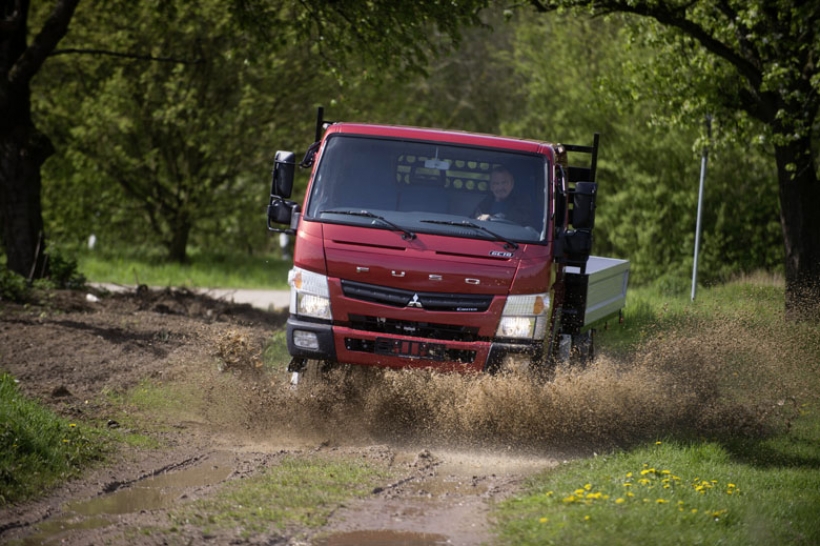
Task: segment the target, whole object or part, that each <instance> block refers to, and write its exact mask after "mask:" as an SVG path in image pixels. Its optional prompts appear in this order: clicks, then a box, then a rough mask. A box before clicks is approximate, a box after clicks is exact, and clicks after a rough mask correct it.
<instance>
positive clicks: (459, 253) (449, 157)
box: [267, 109, 629, 383]
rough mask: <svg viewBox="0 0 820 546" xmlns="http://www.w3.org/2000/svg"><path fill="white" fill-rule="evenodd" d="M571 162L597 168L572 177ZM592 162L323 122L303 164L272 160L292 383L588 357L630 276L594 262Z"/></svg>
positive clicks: (445, 135) (617, 309)
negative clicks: (286, 250)
mask: <svg viewBox="0 0 820 546" xmlns="http://www.w3.org/2000/svg"><path fill="white" fill-rule="evenodd" d="M569 154H573V155H579V154H580V155H582V156H583V157H585V158H586V161H584V164H583V165H582V166H578V165H570V164H569V162H568V156H569ZM597 154H598V135H597V134H596V135H595V136H594V139H593V144H592V145H591V146H578V145H561V144H551V143H548V142H536V141H531V140H522V139H515V138H508V137H501V136H491V135H485V134H473V133H467V132H459V131H448V130H439V129H424V128H417V127H400V126H387V125H371V124H359V123H336V122H326V121H325V120H324V119H323V111H322V109H319V116H318V121H317V127H316V142H315V143H314V144H313V145H311V146H310V147H309V149H308V151H307V153H306V155H305V157H304V159H303V160H302V162H301V163H300V166H301V167H303V168H311V174H310V179H309V182H308V186H307V192H306V195H305V199H304V203H303V204H302V205H300V204H299V203H297V202H295V201H291V200H289V198H290V197H291V193H292V189H293V182H294V173H295V168H296V158H295V155H294V154H293V153H292V152H284V151H278V152H276V155H275V159H274V166H273V180H272V184H271V193H270V202H269V206H268V211H267V216H268V221H267V222H268V229H269V230H271V231H279V232H286V233H289V234H292V235H295V246H294V254H293V269H292V270H291V271H290V273H289V277H288V282H289V285H290V287H291V300H290V316H289V318H288V321H287V345H288V351H289V352H290V355H291V356H292V361H291V363H290V365H289V372H291V374H292V375H291V382H292V383H295V382H298V379H299V376H300V374H301V373H303V372H304V371H305V370H306V366H308V364H309V363H310V365H316V366H319V367H322V369H327V368H328V367H332V366H333V365H336V364H352V365H361V366H379V367H389V368H431V369H435V370H439V371H447V372H451V371H464V372H466V371H484V372H489V373H496V372H498V371H500V370H502V369H504V368H505V367H506V366H510V365H511V366H521V363H522V361H523V362H524V363H526V365H528V366H531V367H532V368H534V369H535V370H545V371H549V370H550V369H552V367H553V366H554V365H555V363H556V362H558V361H559V360H561V359H566V358H568V357H569V356H570V355H576V354H577V355H581V356H584V357H590V356H591V355H592V339H593V338H592V332H593V328H592V327H593V326H594V325H595V324H594V323H598V322H600V321H602V320H604V319H608V318H610V317H613V316H618V315H620V313H621V309H622V308H623V306H624V303H625V298H626V286H627V281H628V275H629V263H628V262H627V261H624V260H616V259H612V258H600V257H594V256H593V257H590V251H591V248H592V230H593V226H594V220H595V200H596V191H597V184H596V182H595V173H596V163H597Z"/></svg>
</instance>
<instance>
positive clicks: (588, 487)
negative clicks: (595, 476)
mask: <svg viewBox="0 0 820 546" xmlns="http://www.w3.org/2000/svg"><path fill="white" fill-rule="evenodd" d="M584 489H585V490H587V491H589V490H590V489H592V484H591V483H588V484H586V485H584Z"/></svg>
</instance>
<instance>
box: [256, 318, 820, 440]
mask: <svg viewBox="0 0 820 546" xmlns="http://www.w3.org/2000/svg"><path fill="white" fill-rule="evenodd" d="M814 333H816V332H814ZM818 354H820V351H818V349H817V341H816V338H815V336H814V334H813V333H812V330H811V329H810V328H807V329H802V330H801V329H800V328H794V327H793V325H791V324H788V323H783V322H782V320H767V319H766V318H765V317H762V318H758V319H755V320H754V322H753V323H750V322H749V318H748V317H746V318H742V317H741V318H735V319H732V320H727V321H724V322H720V323H715V322H714V321H709V322H708V323H702V322H698V321H697V320H691V321H689V322H688V323H687V324H686V325H684V326H683V327H681V328H679V329H678V330H676V331H675V333H672V334H670V333H666V334H663V335H658V336H657V337H655V338H653V339H651V340H649V341H647V342H646V343H644V344H643V346H642V347H640V348H639V349H638V350H635V351H634V352H633V353H632V354H631V356H628V357H618V358H615V357H612V356H607V355H603V356H600V357H598V358H597V359H596V360H595V362H594V363H593V364H591V365H590V366H588V367H586V368H584V369H574V368H559V369H557V370H556V373H555V377H554V379H553V380H552V381H550V382H543V381H536V380H534V379H533V378H532V377H530V376H528V375H526V374H510V375H498V376H489V375H480V374H479V375H445V374H436V373H432V372H427V371H395V370H380V369H367V368H358V367H353V368H350V369H342V370H334V371H332V372H330V373H329V374H328V375H327V376H326V377H325V378H324V380H322V381H318V382H315V383H312V384H310V385H307V386H302V385H300V387H299V389H298V390H297V391H296V392H291V391H288V390H287V388H286V387H285V386H284V384H281V383H277V384H276V385H275V386H274V388H269V389H261V390H259V391H255V392H254V393H252V395H251V396H250V397H248V398H247V399H246V400H245V402H246V403H245V405H244V407H245V409H246V411H247V415H246V423H247V424H248V426H249V427H250V428H251V429H256V430H259V431H267V432H268V433H276V432H275V431H279V432H280V433H281V432H283V431H285V430H289V431H291V432H292V433H297V434H300V435H303V437H304V436H307V435H311V436H315V437H316V438H322V439H323V440H328V441H332V442H334V443H341V444H344V443H349V442H374V441H375V442H380V441H390V442H412V443H419V442H422V443H427V444H432V445H436V444H438V445H447V446H464V447H494V448H508V447H514V448H515V449H524V450H527V449H533V450H537V451H540V450H544V449H551V450H556V449H606V448H612V447H626V446H629V445H631V444H634V443H636V442H642V441H647V440H654V439H661V438H663V439H670V438H676V439H690V438H704V437H705V438H715V437H718V438H720V437H724V438H726V437H730V436H738V435H742V436H747V437H748V436H761V435H765V434H767V433H769V432H773V431H776V430H782V428H783V427H784V426H788V423H789V421H790V420H791V419H793V418H794V417H795V416H796V415H797V413H798V410H799V405H800V403H801V401H803V400H805V399H807V397H809V396H811V393H810V392H809V390H808V386H807V384H806V382H805V381H803V380H802V379H801V378H805V377H806V375H807V374H809V375H811V376H812V377H817V376H818V373H817V372H818V362H817V361H816V360H817V355H818ZM268 381H269V378H268ZM814 383H816V381H815V382H814ZM271 431H274V432H271Z"/></svg>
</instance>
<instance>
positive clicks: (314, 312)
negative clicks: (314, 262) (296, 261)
mask: <svg viewBox="0 0 820 546" xmlns="http://www.w3.org/2000/svg"><path fill="white" fill-rule="evenodd" d="M288 284H289V285H290V312H291V313H292V314H294V315H302V316H307V317H315V318H320V319H326V320H331V319H332V318H333V314H332V313H331V311H330V292H329V290H328V287H327V277H326V276H324V275H321V274H319V273H313V272H312V271H307V270H306V269H302V268H300V267H294V268H293V269H291V270H290V272H289V273H288Z"/></svg>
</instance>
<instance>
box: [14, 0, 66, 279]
mask: <svg viewBox="0 0 820 546" xmlns="http://www.w3.org/2000/svg"><path fill="white" fill-rule="evenodd" d="M78 3H79V0H58V1H56V2H54V8H53V10H52V11H51V14H50V15H49V17H48V18H47V19H46V21H45V23H44V24H43V26H42V27H41V28H40V30H39V32H38V33H37V34H36V36H35V37H34V40H33V41H32V42H31V43H30V44H29V43H28V32H29V28H28V15H29V4H30V3H29V0H0V222H2V226H3V227H2V240H3V245H4V247H5V249H6V265H7V267H8V268H9V269H10V270H11V271H14V272H15V273H19V274H20V275H23V276H25V277H28V278H32V277H42V276H45V275H46V274H47V272H48V265H47V262H46V253H45V250H46V240H45V234H44V232H43V215H42V209H41V204H40V189H41V180H40V167H41V166H42V164H43V162H44V161H45V160H46V159H47V158H48V156H49V155H51V153H52V150H53V148H52V145H51V142H50V141H49V139H48V137H47V136H46V135H44V134H42V133H41V132H40V131H38V130H37V128H36V127H35V126H34V123H33V121H32V119H31V80H32V78H34V76H35V74H37V72H38V71H39V70H40V67H42V66H43V63H44V62H45V60H46V57H48V55H49V54H50V53H51V52H52V51H53V50H54V48H55V47H56V46H57V44H58V43H59V42H60V40H61V39H62V38H63V37H64V36H65V34H66V32H67V31H68V24H69V22H70V21H71V17H72V16H73V14H74V10H75V8H76V7H77V4H78Z"/></svg>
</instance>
